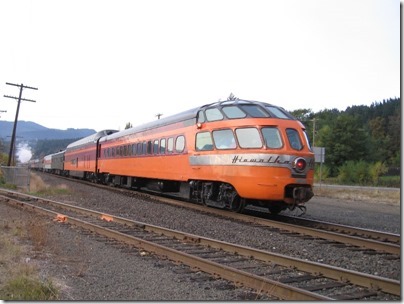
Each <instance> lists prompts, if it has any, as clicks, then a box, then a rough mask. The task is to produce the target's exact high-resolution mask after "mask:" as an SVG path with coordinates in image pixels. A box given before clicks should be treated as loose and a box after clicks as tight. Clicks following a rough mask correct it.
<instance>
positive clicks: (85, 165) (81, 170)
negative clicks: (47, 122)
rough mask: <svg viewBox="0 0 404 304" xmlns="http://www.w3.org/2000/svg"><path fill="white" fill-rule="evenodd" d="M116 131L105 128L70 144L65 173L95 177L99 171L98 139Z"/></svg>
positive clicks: (85, 177)
mask: <svg viewBox="0 0 404 304" xmlns="http://www.w3.org/2000/svg"><path fill="white" fill-rule="evenodd" d="M114 132H117V131H116V130H103V131H100V132H97V133H95V134H93V135H90V136H87V137H84V138H82V139H80V140H78V141H75V142H73V143H71V144H69V145H68V146H67V147H66V151H65V152H64V160H63V162H64V166H63V169H64V174H66V175H69V176H72V177H77V178H84V179H94V178H95V173H96V171H97V153H98V151H97V147H98V141H99V139H100V138H101V137H103V136H107V135H108V134H112V133H114ZM45 157H47V156H45ZM48 157H49V156H48Z"/></svg>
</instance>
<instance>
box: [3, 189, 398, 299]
mask: <svg viewBox="0 0 404 304" xmlns="http://www.w3.org/2000/svg"><path fill="white" fill-rule="evenodd" d="M24 196H25V195H24ZM0 197H2V196H0ZM28 197H30V199H35V200H37V201H42V202H44V203H46V204H51V205H54V206H57V207H62V208H64V209H66V210H70V211H74V212H78V213H81V214H84V215H89V216H93V217H98V218H100V219H104V220H106V221H113V222H116V223H119V224H122V225H126V226H136V227H141V228H143V229H144V230H146V231H149V232H154V233H156V234H160V235H165V236H169V237H174V238H177V239H181V240H184V241H192V242H194V243H198V244H201V245H204V246H210V247H212V248H216V249H222V250H224V251H227V252H232V253H237V254H239V255H243V256H246V257H254V258H256V259H258V260H261V261H264V262H273V263H276V264H279V265H282V266H285V267H296V268H297V269H300V270H302V271H305V272H308V273H312V274H314V275H319V274H321V275H323V276H324V277H327V278H330V279H334V280H337V281H342V282H350V283H352V284H355V285H359V286H363V287H366V288H372V289H376V290H381V291H383V292H386V293H390V294H393V295H400V293H401V288H400V282H399V281H396V280H392V279H387V278H382V277H378V276H374V275H370V274H364V273H360V272H356V271H352V270H346V269H343V268H338V267H334V266H331V265H324V264H321V263H316V262H310V261H306V260H302V259H298V258H293V257H288V256H285V255H282V254H277V253H271V252H268V251H263V250H259V249H254V248H250V247H246V246H241V245H236V244H230V243H227V242H224V241H219V240H214V239H210V238H205V237H201V236H197V235H193V234H189V233H184V232H179V231H175V230H171V229H168V228H163V227H158V226H155V225H149V224H146V223H143V222H138V221H133V220H129V219H126V218H122V217H119V216H114V215H111V214H106V213H102V212H98V211H94V210H90V209H86V208H82V207H78V206H73V205H69V204H65V203H61V202H56V201H52V200H47V199H42V198H36V197H33V196H28ZM4 198H7V197H4Z"/></svg>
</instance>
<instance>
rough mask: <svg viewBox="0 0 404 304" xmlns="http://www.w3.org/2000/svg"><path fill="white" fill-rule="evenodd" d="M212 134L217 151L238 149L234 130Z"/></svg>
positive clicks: (218, 131)
mask: <svg viewBox="0 0 404 304" xmlns="http://www.w3.org/2000/svg"><path fill="white" fill-rule="evenodd" d="M212 134H213V140H214V141H215V146H216V148H217V149H235V148H236V147H237V145H236V140H235V139H234V134H233V131H232V130H230V129H226V130H216V131H213V132H212Z"/></svg>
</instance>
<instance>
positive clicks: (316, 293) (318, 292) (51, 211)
mask: <svg viewBox="0 0 404 304" xmlns="http://www.w3.org/2000/svg"><path fill="white" fill-rule="evenodd" d="M1 192H2V195H0V201H2V202H7V203H9V204H11V205H14V206H18V207H21V208H24V209H28V210H35V211H37V212H40V213H43V214H46V215H48V216H51V217H53V218H54V219H55V220H57V221H60V222H63V223H69V224H73V225H77V226H80V227H82V228H84V229H87V230H90V231H92V232H94V233H97V234H99V235H102V236H104V237H107V238H111V239H114V240H117V241H119V242H123V243H125V244H128V245H131V246H135V247H137V248H141V249H143V250H145V251H149V252H153V253H154V254H156V255H159V256H164V257H167V258H169V259H170V260H172V261H175V262H180V263H183V264H186V265H188V266H189V267H191V268H193V269H198V270H201V271H204V272H206V273H209V274H211V275H213V276H216V277H220V278H223V279H226V280H229V281H232V282H234V283H235V284H237V285H243V286H245V287H249V288H252V289H254V290H256V291H257V292H260V293H266V294H268V295H270V296H272V297H276V298H279V299H286V300H331V299H337V300H352V299H372V300H377V299H384V300H386V299H389V300H397V299H399V298H400V292H401V291H400V282H399V281H396V280H391V279H387V278H382V277H378V276H373V275H369V274H363V273H359V272H355V271H350V270H345V269H341V268H337V267H332V266H328V265H324V264H320V263H314V262H308V261H304V260H301V259H297V258H292V257H288V256H285V255H281V254H274V253H270V252H267V251H263V250H258V249H253V248H249V247H245V246H240V245H236V244H230V243H226V242H222V241H217V240H214V239H209V238H204V237H200V236H196V235H192V234H188V233H182V232H179V231H174V230H170V229H166V228H162V227H157V226H153V225H148V224H145V223H141V222H136V221H132V220H128V219H125V218H121V217H117V216H113V215H109V214H105V213H100V212H96V211H93V210H89V209H84V208H80V207H77V206H72V205H68V204H64V203H59V202H55V201H50V200H46V199H43V198H38V197H33V196H29V195H25V194H21V193H16V192H9V191H1Z"/></svg>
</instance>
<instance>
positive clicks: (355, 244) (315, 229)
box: [66, 178, 401, 257]
mask: <svg viewBox="0 0 404 304" xmlns="http://www.w3.org/2000/svg"><path fill="white" fill-rule="evenodd" d="M66 179H68V180H70V181H71V180H72V179H70V178H66ZM74 182H79V183H83V184H86V185H89V186H93V187H97V188H102V189H105V190H108V191H114V192H117V193H119V194H123V195H128V196H135V197H137V198H143V199H147V200H152V201H156V202H160V203H166V204H171V205H174V206H178V207H183V208H189V209H193V210H196V211H198V212H203V213H207V214H210V215H214V216H218V217H220V218H227V219H231V220H235V221H241V222H245V223H249V224H251V225H257V226H261V227H267V228H268V229H276V230H278V231H280V232H281V233H284V234H295V235H296V236H302V237H307V236H308V237H312V238H314V239H323V240H326V241H328V242H330V243H335V244H336V245H340V244H345V245H346V246H347V247H348V248H350V249H351V250H361V251H364V252H367V253H370V254H375V253H382V254H385V253H388V254H393V255H395V256H397V257H399V256H400V254H401V246H400V235H397V234H391V233H385V232H380V231H374V230H368V229H362V228H357V227H351V226H344V225H337V224H331V223H326V222H319V221H311V220H308V219H307V220H305V219H300V220H298V218H296V217H295V218H290V217H286V216H275V217H274V216H271V215H270V214H269V213H267V212H266V213H264V212H262V211H259V210H251V209H250V210H246V211H245V213H244V214H240V213H234V212H230V211H227V210H221V209H216V208H210V207H206V206H202V205H200V204H192V203H189V202H184V201H183V200H180V199H178V198H175V197H167V196H165V197H163V196H161V195H157V194H156V195H155V194H153V193H152V192H147V193H145V192H138V191H134V190H132V189H124V188H113V187H109V186H105V185H100V184H94V183H90V182H86V181H82V180H76V179H75V180H74Z"/></svg>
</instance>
